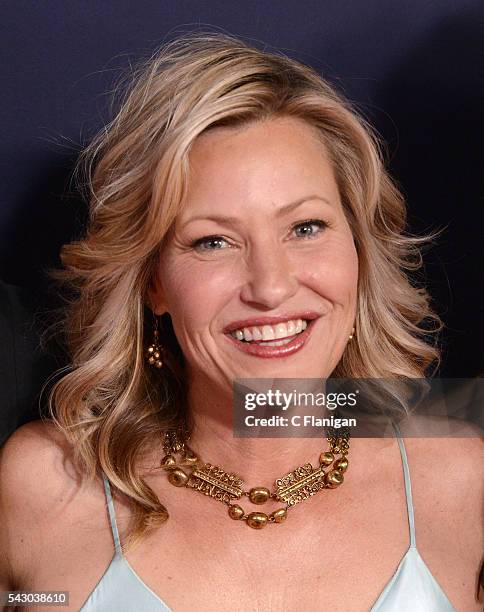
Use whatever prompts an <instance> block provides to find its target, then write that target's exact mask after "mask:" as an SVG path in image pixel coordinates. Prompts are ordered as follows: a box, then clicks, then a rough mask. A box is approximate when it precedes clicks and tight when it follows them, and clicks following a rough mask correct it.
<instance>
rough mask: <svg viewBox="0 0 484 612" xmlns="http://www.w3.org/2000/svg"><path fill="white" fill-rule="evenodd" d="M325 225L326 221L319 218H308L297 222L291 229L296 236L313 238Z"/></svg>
mask: <svg viewBox="0 0 484 612" xmlns="http://www.w3.org/2000/svg"><path fill="white" fill-rule="evenodd" d="M325 227H327V223H325V222H324V221H321V220H320V219H309V220H308V221H304V222H303V223H298V224H297V225H295V226H294V227H293V228H292V229H293V231H294V232H295V233H296V236H297V237H298V238H314V237H315V236H317V235H318V234H320V233H321V232H322V231H323V230H324V228H325Z"/></svg>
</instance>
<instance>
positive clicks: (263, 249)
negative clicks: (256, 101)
mask: <svg viewBox="0 0 484 612" xmlns="http://www.w3.org/2000/svg"><path fill="white" fill-rule="evenodd" d="M221 217H228V218H230V221H227V220H225V219H223V218H221ZM308 220H312V221H316V223H307V221H308ZM318 223H319V224H320V225H318ZM308 234H309V235H308ZM210 237H218V238H212V240H210ZM202 240H204V241H205V242H202V243H200V241H202ZM217 247H218V248H217ZM357 282H358V258H357V253H356V249H355V245H354V241H353V237H352V233H351V230H350V227H349V225H348V222H347V220H346V217H345V213H344V210H343V207H342V204H341V199H340V195H339V191H338V188H337V184H336V180H335V176H334V173H333V169H332V167H331V164H330V162H329V161H328V156H327V153H326V151H325V149H324V147H323V145H322V143H321V140H320V138H319V137H318V132H317V131H316V129H315V128H313V127H312V126H310V125H308V124H306V123H305V122H303V121H301V120H298V119H294V118H279V119H272V120H270V121H265V122H262V123H260V122H259V123H253V124H250V125H249V126H245V127H242V128H236V129H227V128H219V129H215V130H213V131H210V132H207V133H206V134H204V135H202V136H201V137H200V138H199V139H198V140H197V141H196V142H195V144H194V146H193V149H192V151H191V153H190V183H189V188H188V193H187V197H186V202H185V206H184V209H183V211H182V212H181V214H180V215H179V217H178V219H177V221H176V224H175V226H174V228H173V231H172V232H171V234H170V236H169V237H168V240H167V241H166V243H165V245H164V247H163V249H162V250H161V253H160V259H159V266H158V271H157V274H156V277H155V278H154V283H153V288H152V291H151V294H150V302H151V304H152V307H153V309H154V311H155V312H156V313H157V314H161V313H164V312H168V313H169V314H170V316H171V319H172V322H173V327H174V330H175V333H176V336H177V339H178V342H179V343H180V346H181V348H182V350H183V354H184V356H185V359H186V362H187V368H188V385H189V386H188V392H189V398H190V406H191V411H192V414H193V416H194V422H195V431H194V434H193V436H192V445H193V446H194V447H195V448H197V447H198V448H207V447H213V446H215V448H216V449H217V451H216V453H215V455H214V456H213V460H214V461H220V462H222V463H221V464H222V465H224V462H225V464H227V462H229V463H230V462H234V461H235V464H236V465H237V464H239V462H243V464H244V466H245V470H244V471H245V474H246V476H247V477H253V478H256V479H260V478H261V477H262V478H268V479H270V480H274V479H275V478H276V477H278V475H279V474H280V470H281V460H282V461H283V462H284V463H286V462H287V464H288V465H291V464H292V463H294V462H296V464H298V462H301V461H302V462H303V463H304V462H305V461H306V460H307V456H308V452H309V453H311V451H312V452H313V453H317V452H318V449H320V448H321V443H320V440H318V439H317V438H313V439H307V438H306V439H304V438H299V439H292V440H291V444H290V445H288V444H287V443H286V440H284V439H264V440H260V439H238V440H235V439H234V438H233V434H232V420H231V419H232V381H233V380H235V379H237V378H264V379H267V378H274V377H279V378H315V379H316V378H317V379H321V378H327V377H328V376H329V375H330V374H331V372H332V371H333V370H334V368H335V366H336V365H337V363H338V361H339V360H340V358H341V355H342V353H343V351H344V349H345V347H346V344H347V342H348V338H349V335H350V333H351V329H352V327H353V324H354V320H355V311H356V296H357ZM301 310H311V311H314V312H316V313H318V314H319V315H321V316H320V318H319V319H318V320H317V321H316V322H315V324H314V328H313V330H312V332H311V336H310V338H309V341H308V342H307V344H306V346H304V347H303V349H302V350H300V351H299V352H297V353H295V354H293V355H290V356H288V357H283V358H277V359H261V358H259V357H255V356H253V355H247V354H245V353H243V352H241V351H240V350H239V349H238V348H236V347H235V346H234V345H233V343H232V342H230V341H228V340H227V337H226V334H224V333H223V330H224V329H225V328H226V326H227V325H228V324H230V323H232V322H234V321H240V320H245V319H250V318H256V317H260V316H267V315H279V314H285V313H294V312H298V311H301ZM214 437H215V438H216V440H217V444H215V445H214ZM281 458H282V459H281Z"/></svg>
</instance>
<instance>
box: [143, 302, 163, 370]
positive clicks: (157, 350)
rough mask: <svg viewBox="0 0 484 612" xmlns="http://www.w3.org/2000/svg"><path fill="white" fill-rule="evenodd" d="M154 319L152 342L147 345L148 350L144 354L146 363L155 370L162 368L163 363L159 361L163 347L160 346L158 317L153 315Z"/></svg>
mask: <svg viewBox="0 0 484 612" xmlns="http://www.w3.org/2000/svg"><path fill="white" fill-rule="evenodd" d="M153 317H154V320H155V322H154V329H153V342H152V343H151V344H150V345H149V347H148V350H147V352H146V358H147V360H148V363H149V364H150V365H151V366H155V368H158V369H159V368H162V367H163V361H162V360H161V354H162V352H163V347H162V346H161V344H160V332H159V329H158V317H157V316H156V315H155V314H154V313H153Z"/></svg>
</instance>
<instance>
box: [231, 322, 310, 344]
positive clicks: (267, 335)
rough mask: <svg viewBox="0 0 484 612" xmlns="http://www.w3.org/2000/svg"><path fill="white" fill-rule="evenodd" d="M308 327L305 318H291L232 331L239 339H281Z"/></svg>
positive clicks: (248, 340)
mask: <svg viewBox="0 0 484 612" xmlns="http://www.w3.org/2000/svg"><path fill="white" fill-rule="evenodd" d="M306 327H307V321H304V320H303V319H291V320H290V321H284V323H277V324H276V325H254V326H253V327H244V328H242V329H237V330H235V331H233V332H231V333H232V336H234V338H237V340H246V341H247V342H250V341H251V340H279V339H280V338H288V337H289V336H294V335H296V334H299V333H301V332H302V331H303V330H305V329H306Z"/></svg>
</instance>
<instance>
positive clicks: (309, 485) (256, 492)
mask: <svg viewBox="0 0 484 612" xmlns="http://www.w3.org/2000/svg"><path fill="white" fill-rule="evenodd" d="M186 441H188V436H185V439H184V440H182V441H181V440H180V435H179V434H177V432H176V431H173V430H170V431H168V432H166V434H165V440H164V444H163V448H164V450H165V452H166V454H165V456H164V457H163V459H162V460H161V467H162V468H163V469H164V470H166V471H167V472H168V480H169V481H170V483H171V484H173V485H174V486H177V487H188V488H190V489H193V490H195V491H198V492H200V493H203V494H204V495H206V496H208V497H212V498H213V499H216V500H217V501H221V502H223V503H224V504H226V505H228V514H229V517H230V518H231V519H234V520H245V522H246V523H247V525H249V527H252V528H253V529H262V528H263V527H265V526H266V525H267V524H268V523H282V522H284V521H285V520H286V517H287V510H288V508H290V507H292V506H295V505H296V504H299V503H300V502H302V501H304V500H306V499H309V498H310V497H312V496H313V495H315V494H316V493H318V492H319V491H321V490H322V489H334V488H335V487H338V486H339V485H340V484H342V482H343V480H344V477H343V473H344V472H345V471H346V469H347V468H348V458H347V454H348V450H349V431H348V430H347V429H345V430H343V431H341V432H339V433H338V435H336V434H335V433H333V434H332V435H329V436H328V441H329V446H330V449H329V451H326V452H323V453H321V455H320V456H319V467H317V468H314V467H313V466H312V464H311V463H305V464H304V465H302V466H300V467H298V468H296V469H294V470H292V471H290V472H288V473H287V474H285V475H284V476H282V478H278V479H277V480H276V482H275V488H274V490H273V492H271V491H270V490H269V489H268V488H266V487H253V488H252V489H250V490H249V491H245V490H244V489H243V488H242V485H243V482H244V481H243V480H242V478H241V477H240V476H238V475H237V474H233V473H230V472H226V471H225V470H223V469H222V468H220V467H218V466H216V465H212V464H210V463H205V464H204V463H202V462H201V461H200V459H199V458H198V457H197V455H196V454H195V453H194V452H193V451H192V450H191V449H190V448H188V446H187V445H186ZM177 454H181V458H180V459H179V461H178V462H177V460H176V458H175V455H177ZM335 454H339V455H341V456H340V458H339V459H335ZM182 467H185V468H186V467H188V468H189V469H190V470H191V472H190V473H189V474H187V473H186V472H185V471H184V470H183V469H182ZM325 468H327V471H325ZM330 468H331V469H330ZM243 495H246V496H247V497H248V498H249V499H250V501H251V502H252V503H254V504H264V503H266V502H267V501H268V500H269V499H271V498H272V499H275V500H277V501H280V502H284V503H285V504H286V505H285V507H284V508H278V509H277V510H274V511H273V512H271V513H270V514H266V513H265V512H250V513H249V514H246V513H245V511H244V509H243V508H242V507H241V506H240V505H238V504H234V503H232V502H233V501H234V500H238V499H240V498H241V497H242V496H243Z"/></svg>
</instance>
